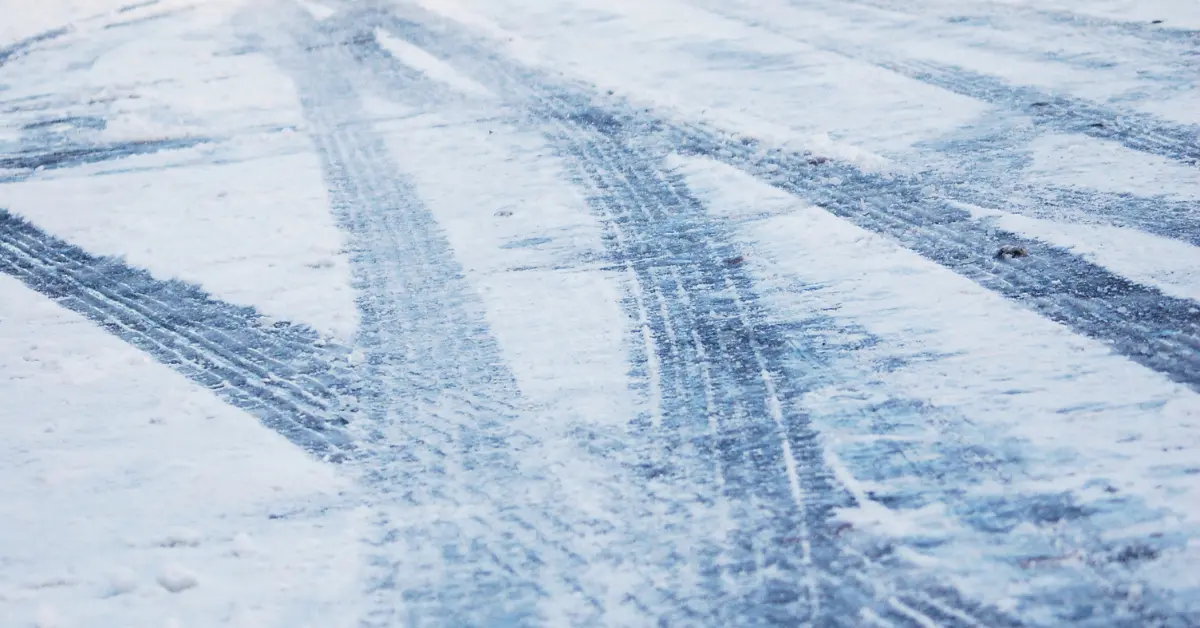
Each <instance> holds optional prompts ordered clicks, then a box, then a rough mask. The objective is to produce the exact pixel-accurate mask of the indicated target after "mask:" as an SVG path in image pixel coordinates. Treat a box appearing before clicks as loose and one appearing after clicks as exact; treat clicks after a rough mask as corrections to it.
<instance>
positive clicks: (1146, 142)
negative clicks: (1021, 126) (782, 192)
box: [709, 7, 1200, 167]
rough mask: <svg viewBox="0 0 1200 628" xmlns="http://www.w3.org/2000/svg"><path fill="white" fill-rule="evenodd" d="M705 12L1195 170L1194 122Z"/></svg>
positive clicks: (1198, 142) (1199, 137) (1199, 138)
mask: <svg viewBox="0 0 1200 628" xmlns="http://www.w3.org/2000/svg"><path fill="white" fill-rule="evenodd" d="M709 10H712V11H714V12H716V13H717V14H718V15H721V16H722V17H726V18H729V19H732V20H737V21H740V22H743V23H745V24H748V25H752V26H754V27H757V28H762V29H764V30H766V31H768V32H772V33H775V34H777V35H780V36H782V37H787V38H791V39H794V40H796V41H800V42H803V43H805V44H808V45H811V46H815V47H817V48H820V49H822V50H826V51H828V52H832V53H835V54H839V55H842V56H845V57H847V58H850V59H855V60H858V61H862V62H864V63H870V64H873V65H876V66H878V67H881V68H884V69H887V70H891V71H892V72H895V73H897V74H900V75H902V76H907V77H909V78H911V79H914V80H917V81H921V82H924V83H927V84H929V85H933V86H936V87H940V88H942V89H945V90H947V91H949V92H953V93H956V94H960V95H962V96H967V97H969V98H974V99H976V100H979V101H981V102H986V103H989V104H992V105H996V106H997V107H1002V108H1005V109H1008V110H1010V111H1013V112H1015V113H1018V114H1020V115H1024V116H1028V117H1029V118H1031V119H1032V120H1033V122H1034V124H1035V125H1038V126H1040V127H1044V128H1047V129H1051V130H1054V131H1058V132H1062V133H1075V134H1080V135H1087V136H1089V137H1094V138H1097V139H1103V140H1111V141H1114V142H1118V143H1120V144H1122V145H1124V146H1125V147H1127V148H1130V149H1133V150H1136V151H1141V152H1145V153H1149V154H1152V155H1159V156H1161V157H1166V158H1169V159H1173V160H1176V161H1179V162H1181V163H1184V164H1188V165H1191V166H1197V167H1200V126H1197V125H1194V124H1183V123H1176V122H1171V121H1167V120H1162V119H1160V118H1158V117H1156V116H1153V115H1150V114H1146V113H1140V112H1136V111H1132V110H1127V109H1118V108H1114V107H1109V106H1105V105H1104V104H1102V103H1098V102H1094V101H1090V100H1086V99H1083V98H1076V97H1072V96H1064V95H1061V94H1056V93H1053V92H1050V91H1046V90H1044V89H1040V88H1037V87H1033V86H1030V85H1013V84H1010V83H1008V82H1007V81H1004V80H1003V79H1000V78H997V77H994V76H990V75H987V74H982V73H979V72H974V71H971V70H967V69H964V68H960V67H956V66H950V65H945V64H941V63H936V62H933V61H924V60H916V59H898V58H892V57H891V56H889V55H887V54H885V53H882V52H880V51H876V50H869V49H865V48H862V47H859V46H854V45H846V44H843V43H840V42H838V41H837V40H836V39H835V38H831V37H829V36H825V35H822V36H814V37H808V36H797V35H796V34H794V33H789V32H787V31H786V30H785V29H782V28H779V27H776V26H773V25H771V24H770V23H767V22H762V21H759V20H754V19H749V18H747V16H745V15H744V14H741V13H736V12H732V11H725V10H721V9H719V8H716V7H709Z"/></svg>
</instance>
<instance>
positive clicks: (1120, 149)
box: [1024, 103, 1200, 200]
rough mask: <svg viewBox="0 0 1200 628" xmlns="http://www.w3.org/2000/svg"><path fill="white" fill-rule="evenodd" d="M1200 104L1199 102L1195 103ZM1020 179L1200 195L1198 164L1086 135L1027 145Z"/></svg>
mask: <svg viewBox="0 0 1200 628" xmlns="http://www.w3.org/2000/svg"><path fill="white" fill-rule="evenodd" d="M1197 104H1200V103H1197ZM1029 148H1030V151H1031V152H1032V157H1033V163H1032V164H1031V165H1030V167H1029V168H1028V169H1026V170H1025V176H1024V180H1025V181H1026V182H1027V183H1033V184H1051V185H1062V186H1068V187H1076V188H1084V189H1091V190H1099V191H1102V192H1112V193H1116V194H1137V195H1141V196H1166V197H1171V198H1178V199H1184V200H1196V199H1200V175H1198V174H1197V172H1196V168H1194V167H1190V166H1186V165H1184V164H1181V163H1179V162H1176V161H1173V160H1170V159H1167V158H1165V157H1159V156H1157V155H1149V154H1146V153H1143V152H1140V151H1135V150H1133V149H1130V148H1126V147H1124V146H1122V145H1120V144H1118V143H1116V142H1112V141H1108V140H1099V139H1095V138H1091V137H1087V136H1085V135H1065V134H1046V135H1042V136H1040V137H1038V138H1037V139H1035V140H1033V142H1031V143H1030V146H1029Z"/></svg>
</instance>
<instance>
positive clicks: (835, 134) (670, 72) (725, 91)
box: [430, 0, 988, 166]
mask: <svg viewBox="0 0 1200 628" xmlns="http://www.w3.org/2000/svg"><path fill="white" fill-rule="evenodd" d="M430 1H431V2H432V0H430ZM469 6H470V9H471V11H472V12H474V13H475V14H478V15H482V16H484V18H485V19H487V20H489V21H491V22H493V23H496V24H499V26H500V28H502V29H505V30H508V31H512V32H515V33H517V34H519V35H520V36H523V37H525V38H526V39H529V40H530V41H533V42H535V43H536V44H538V45H539V46H540V47H541V49H542V50H543V54H542V55H541V56H542V59H543V63H544V64H545V65H546V66H548V69H550V70H553V71H556V72H559V73H562V72H566V71H569V72H570V75H571V76H573V77H578V78H580V79H583V80H586V81H589V82H591V83H594V84H595V87H596V88H597V89H600V90H606V89H608V90H613V91H614V92H615V95H616V96H617V97H621V98H628V99H629V100H630V101H631V102H632V104H634V105H637V106H642V107H652V108H658V109H662V110H664V111H665V112H667V115H669V116H670V117H682V118H684V119H687V120H693V121H704V122H710V123H713V124H715V125H716V126H718V127H719V128H722V129H725V130H736V131H738V132H741V133H745V134H746V135H749V136H752V137H756V138H759V139H762V140H764V141H766V142H767V143H768V144H788V145H791V146H796V147H799V148H803V149H813V150H814V151H815V150H831V148H832V147H831V146H830V145H829V140H827V139H826V136H828V137H829V138H833V141H835V142H837V143H839V144H843V145H846V146H848V147H854V148H855V149H856V151H862V152H861V153H858V154H859V155H860V156H862V157H863V160H862V161H861V162H860V165H864V166H865V165H868V164H872V163H875V164H878V163H880V162H881V161H882V160H881V159H880V158H878V157H877V156H879V155H882V156H884V157H888V158H892V156H893V154H902V153H905V152H907V151H909V150H911V149H912V147H913V146H914V145H915V144H917V143H919V142H921V141H925V140H930V139H935V138H937V137H939V136H941V135H943V134H945V133H946V132H948V131H950V130H953V129H955V128H956V127H959V126H961V125H965V124H968V123H971V122H972V121H973V120H975V119H976V118H977V117H978V116H980V115H983V114H985V113H986V111H987V109H988V107H987V106H986V105H984V104H982V103H980V102H978V101H976V100H972V99H970V98H966V97H964V96H959V95H956V94H951V93H949V92H947V91H945V90H942V89H939V88H936V87H933V86H931V85H926V84H923V83H920V82H918V81H915V80H912V79H908V78H905V77H902V76H900V75H898V74H896V73H894V72H890V71H887V70H885V69H883V68H880V67H877V66H874V65H872V64H870V63H866V62H861V61H856V60H853V59H849V58H847V57H845V56H844V55H840V54H837V53H833V52H829V51H824V50H819V49H817V48H815V47H813V46H811V45H808V44H805V43H802V42H799V41H796V40H794V39H789V38H787V37H783V36H780V35H776V34H773V33H771V32H769V31H767V30H764V29H762V28H755V27H752V26H747V25H745V24H740V23H738V22H736V21H734V20H730V19H727V18H723V17H720V16H717V15H715V14H713V13H711V12H708V11H705V10H703V9H701V8H698V7H694V6H689V5H687V4H685V3H682V2H672V1H668V0H663V1H659V2H642V1H640V0H615V1H614V0H585V1H583V2H582V3H581V2H579V1H578V0H545V1H543V2H539V3H537V4H535V5H532V6H531V5H529V4H528V3H523V2H519V1H518V0H489V1H488V2H482V1H478V0H472V1H471V2H470V5H469ZM848 152H849V151H848ZM867 156H870V157H867Z"/></svg>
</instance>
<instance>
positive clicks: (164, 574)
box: [155, 563, 200, 593]
mask: <svg viewBox="0 0 1200 628" xmlns="http://www.w3.org/2000/svg"><path fill="white" fill-rule="evenodd" d="M155 581H157V582H158V584H159V586H161V587H162V588H163V589H165V590H167V591H169V592H171V593H181V592H183V591H187V590H188V589H191V588H193V587H197V586H200V578H199V577H198V576H197V575H196V574H195V573H194V572H193V571H192V570H190V569H188V568H187V567H184V566H183V565H180V564H179V563H170V564H168V565H166V566H165V567H163V568H162V571H160V572H159V573H158V577H157V578H155Z"/></svg>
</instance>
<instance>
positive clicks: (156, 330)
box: [0, 210, 356, 461]
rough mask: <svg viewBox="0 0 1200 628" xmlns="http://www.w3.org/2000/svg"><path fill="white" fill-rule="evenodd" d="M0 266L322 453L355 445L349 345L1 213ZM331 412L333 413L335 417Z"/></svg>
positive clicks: (338, 455)
mask: <svg viewBox="0 0 1200 628" xmlns="http://www.w3.org/2000/svg"><path fill="white" fill-rule="evenodd" d="M0 272H4V273H6V274H9V275H12V276H13V277H16V278H17V279H19V280H21V281H22V282H23V283H25V284H26V285H27V286H29V287H30V288H32V289H34V290H36V291H38V292H40V293H42V294H44V295H46V296H48V297H50V298H52V299H54V300H55V301H56V302H57V303H59V304H60V305H62V306H63V307H66V308H67V309H70V310H72V311H74V312H77V313H79V314H82V315H84V316H86V317H87V318H89V319H91V320H93V321H95V322H96V323H97V324H99V325H100V326H102V327H103V328H104V329H105V330H107V331H109V332H110V333H112V334H114V335H116V336H118V337H120V338H121V339H123V340H125V341H126V342H128V343H129V344H131V345H133V346H135V347H137V348H139V349H141V350H143V351H145V352H146V353H148V354H149V355H151V356H153V357H154V358H155V359H156V360H158V361H160V362H162V363H163V364H166V365H167V366H169V367H171V368H172V369H174V370H175V371H177V372H179V373H181V374H183V375H184V376H186V377H188V378H189V379H191V380H192V381H195V382H196V383H198V384H200V385H202V386H205V387H206V388H208V389H210V390H212V391H213V392H214V393H215V394H216V395H218V396H219V397H221V398H222V399H224V400H225V401H226V402H228V403H230V404H231V405H233V406H235V407H238V408H241V409H243V410H246V411H247V412H249V413H250V414H252V415H254V416H256V417H257V418H258V419H259V420H260V421H262V423H263V424H264V425H266V426H267V427H269V428H271V429H273V430H275V431H277V432H279V433H281V434H283V435H284V436H285V437H287V438H288V439H289V440H291V441H292V442H293V443H295V444H297V445H299V446H300V447H303V448H304V449H305V450H307V451H309V452H312V453H313V454H316V455H318V456H320V457H323V458H326V459H330V460H335V461H337V460H341V459H343V458H344V456H345V455H346V453H347V452H349V451H350V450H351V443H350V441H349V439H348V437H347V435H346V434H345V433H344V431H343V426H344V425H345V423H346V422H347V420H346V419H345V418H344V417H345V416H349V414H348V411H350V410H352V409H353V407H354V402H353V400H354V397H355V394H356V391H355V387H356V386H355V383H354V377H353V374H352V373H351V372H350V370H349V367H348V364H347V361H346V357H347V355H348V353H349V350H348V349H346V348H344V347H339V346H337V345H333V344H324V343H322V342H320V339H319V338H318V336H317V334H316V333H315V332H313V331H312V330H311V329H308V328H305V327H299V326H295V325H290V324H287V323H275V324H273V325H271V326H265V327H264V326H262V325H261V324H260V322H261V317H260V315H259V314H258V313H257V312H255V311H254V310H253V309H252V308H248V307H240V306H235V305H230V304H228V303H224V302H222V301H219V300H216V299H213V298H212V297H210V296H209V295H207V294H205V293H204V292H202V291H201V290H200V289H199V288H197V287H195V286H192V285H189V284H186V283H183V282H179V281H162V280H158V279H155V278H153V277H152V276H151V275H150V274H149V273H147V272H145V271H142V270H139V269H136V268H131V267H129V266H127V265H126V264H124V263H123V262H122V261H120V260H118V259H114V258H110V257H97V256H93V255H89V254H88V253H86V252H84V251H83V250H81V249H79V248H78V247H75V246H72V245H70V244H68V243H66V242H63V241H61V240H59V239H57V238H54V237H53V236H51V235H49V234H47V233H46V232H44V231H42V230H41V229H38V228H37V227H35V226H33V225H32V224H30V223H29V222H27V221H25V220H23V219H21V218H19V217H17V216H14V215H13V214H11V213H9V212H7V211H5V210H0ZM334 417H337V418H334Z"/></svg>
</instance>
